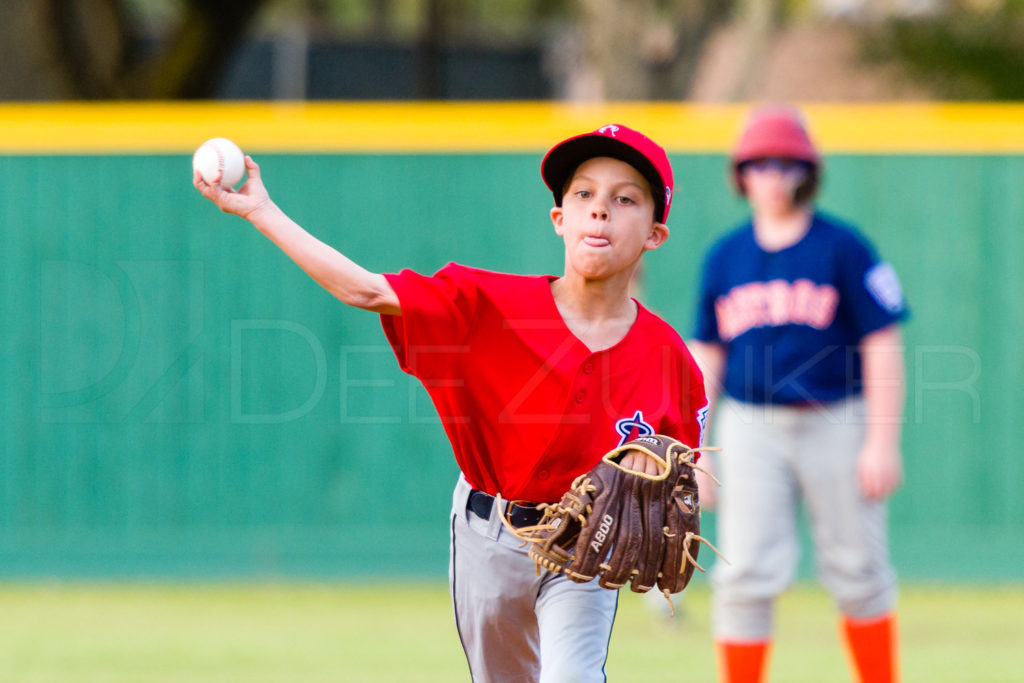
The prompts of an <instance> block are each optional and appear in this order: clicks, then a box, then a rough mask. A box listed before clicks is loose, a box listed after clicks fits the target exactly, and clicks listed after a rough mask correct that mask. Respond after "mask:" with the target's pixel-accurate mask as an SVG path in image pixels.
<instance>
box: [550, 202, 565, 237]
mask: <svg viewBox="0 0 1024 683" xmlns="http://www.w3.org/2000/svg"><path fill="white" fill-rule="evenodd" d="M564 218H565V214H563V213H562V207H560V206H555V207H552V209H551V225H553V226H555V234H556V235H559V236H561V234H562V221H563V219H564Z"/></svg>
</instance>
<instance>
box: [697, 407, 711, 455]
mask: <svg viewBox="0 0 1024 683" xmlns="http://www.w3.org/2000/svg"><path fill="white" fill-rule="evenodd" d="M710 409H711V406H710V405H707V406H704V407H703V408H701V409H700V410H698V411H697V424H698V425H700V438H699V439H698V440H697V445H698V446H703V445H704V429H705V428H706V427H707V426H708V410H710Z"/></svg>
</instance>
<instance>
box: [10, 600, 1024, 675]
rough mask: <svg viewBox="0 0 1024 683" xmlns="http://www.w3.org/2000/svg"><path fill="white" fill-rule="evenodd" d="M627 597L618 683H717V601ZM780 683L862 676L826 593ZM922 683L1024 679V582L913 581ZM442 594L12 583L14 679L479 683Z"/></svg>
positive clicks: (912, 650) (914, 663) (813, 608)
mask: <svg viewBox="0 0 1024 683" xmlns="http://www.w3.org/2000/svg"><path fill="white" fill-rule="evenodd" d="M649 600H650V596H636V595H634V594H631V593H623V596H622V599H621V600H620V608H619V617H618V619H617V621H616V624H615V632H614V634H613V636H612V649H611V655H610V657H609V661H608V674H609V680H611V681H644V682H653V681H680V682H688V681H696V682H707V683H712V682H713V681H715V673H714V654H713V650H712V645H711V639H710V636H709V634H708V615H707V612H708V592H707V588H706V585H705V584H703V583H699V584H696V585H694V586H691V588H689V589H688V590H687V591H686V593H685V594H684V599H683V600H682V605H680V608H681V609H680V617H679V618H677V619H674V620H670V619H668V618H667V616H664V615H662V614H660V613H659V612H660V611H661V610H660V605H658V604H657V603H656V602H654V601H650V602H649ZM777 633H778V637H777V640H776V645H775V648H774V652H773V656H772V662H771V674H772V675H771V680H772V681H775V682H779V683H803V682H806V683H828V682H830V681H837V682H843V681H848V680H849V674H848V673H847V668H846V661H845V655H844V653H843V651H842V650H841V648H840V645H839V642H838V638H837V635H836V634H837V627H836V620H835V615H834V612H833V610H832V608H831V605H830V603H829V601H828V599H827V597H826V596H825V595H824V593H823V592H822V591H821V590H820V589H819V588H817V587H816V586H814V585H807V586H802V587H799V588H797V589H794V590H792V591H790V592H789V593H787V594H786V595H785V596H784V597H783V599H782V601H781V602H780V605H779V613H778V623H777ZM900 633H901V638H902V641H903V646H904V647H903V652H902V660H903V674H904V681H906V682H907V683H915V682H918V681H920V682H926V681H927V682H928V683H975V682H985V683H988V682H993V683H994V682H1001V681H1006V682H1017V681H1021V680H1024V671H1022V666H1021V664H1022V662H1024V659H1022V650H1024V587H1021V586H1016V587H990V588H980V587H963V586H957V587H948V586H905V587H904V588H903V593H902V597H901V603H900ZM468 680H469V676H468V673H467V668H466V665H465V663H464V660H463V658H462V651H461V649H460V647H459V643H458V637H457V635H456V632H455V627H454V623H453V620H452V617H451V612H450V606H449V602H448V596H447V588H446V586H444V585H443V584H425V585H410V584H405V585H399V586H396V587H391V586H383V585H382V586H377V587H372V588H371V587H359V586H352V585H347V584H325V585H319V584H318V585H311V584H297V585H292V584H241V585H236V584H230V585H192V584H182V585H173V584H172V585H168V584H160V585H148V584H147V585H141V584H100V585H93V584H77V583H70V584H65V583H56V584H40V583H28V584H21V583H7V584H0V681H3V682H4V683H71V682H74V683H93V682H95V683H122V682H123V683H128V682H131V683H157V682H160V683H163V682H168V683H169V682H171V681H173V682H175V683H213V682H214V681H216V682H218V683H221V682H234V681H246V682H248V683H270V682H272V681H273V682H284V681H304V682H317V681H332V682H334V681H357V682H363V681H366V682H381V683H383V682H385V681H387V682H393V681H416V682H419V681H423V682H427V681H468Z"/></svg>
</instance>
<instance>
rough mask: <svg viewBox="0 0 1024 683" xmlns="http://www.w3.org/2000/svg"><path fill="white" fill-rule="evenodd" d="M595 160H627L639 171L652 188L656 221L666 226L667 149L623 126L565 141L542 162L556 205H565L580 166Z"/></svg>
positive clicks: (668, 200)
mask: <svg viewBox="0 0 1024 683" xmlns="http://www.w3.org/2000/svg"><path fill="white" fill-rule="evenodd" d="M594 157H612V158H613V159H618V160H620V161H625V162H626V163H627V164H629V165H630V166H632V167H633V168H635V169H636V170H637V171H639V172H640V175H642V176H643V177H644V178H646V179H647V182H648V184H650V186H651V194H652V195H653V196H654V218H655V220H656V221H658V222H659V223H664V222H665V221H666V220H667V219H668V210H669V208H670V207H671V206H672V187H673V183H672V166H671V164H669V162H668V156H667V155H666V154H665V150H663V149H662V148H661V147H660V146H659V145H658V144H657V143H656V142H654V141H653V140H651V139H650V138H649V137H647V136H646V135H643V134H641V133H638V132H637V131H635V130H633V129H632V128H627V127H626V126H622V125H619V124H609V125H607V126H601V127H600V128H598V129H597V130H595V131H594V132H593V133H584V134H582V135H577V136H575V137H571V138H569V139H568V140H563V141H562V142H560V143H558V144H557V145H555V146H554V147H552V148H551V151H549V152H548V153H547V155H546V156H545V157H544V161H542V162H540V174H541V176H542V177H543V178H544V184H545V185H547V186H548V189H549V190H551V194H553V195H554V197H555V206H561V205H562V191H563V190H564V189H565V183H566V181H568V180H569V178H570V177H571V176H572V174H573V173H574V172H575V171H576V167H577V166H579V165H580V164H582V163H583V162H584V161H586V160H587V159H593V158H594Z"/></svg>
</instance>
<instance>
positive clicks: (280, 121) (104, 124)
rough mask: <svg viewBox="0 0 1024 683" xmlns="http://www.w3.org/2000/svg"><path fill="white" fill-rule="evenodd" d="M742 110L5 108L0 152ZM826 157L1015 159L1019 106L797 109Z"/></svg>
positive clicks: (514, 133) (690, 147) (665, 128)
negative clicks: (883, 155) (971, 156)
mask: <svg viewBox="0 0 1024 683" xmlns="http://www.w3.org/2000/svg"><path fill="white" fill-rule="evenodd" d="M749 109H750V106H749V105H700V104H690V103H669V102H654V103H610V104H600V105H582V104H581V105H572V104H565V103H549V102H511V103H494V102H488V103H467V102H409V103H401V102H330V103H323V102H319V103H318V102H259V103H256V102H240V103H176V102H159V103H95V104H94V103H70V104H65V103H60V104H56V103H55V104H11V103H5V104H0V154H153V153H157V154H159V153H168V154H171V153H174V154H178V153H184V152H191V151H192V150H193V149H195V147H196V146H198V144H199V143H200V142H202V141H203V140H205V139H207V138H210V137H217V136H223V137H229V138H232V139H233V140H235V141H236V142H238V143H239V144H240V145H241V146H242V147H243V148H244V149H246V150H247V151H251V152H299V153H339V152H340V153H344V152H353V153H360V152H367V153H402V152H411V153H423V152H445V153H483V152H539V151H543V150H546V149H547V148H548V147H550V146H551V145H552V144H553V143H554V142H556V141H558V140H560V139H562V138H564V137H566V136H568V135H572V134H576V133H579V132H582V131H585V130H590V129H594V128H597V127H598V126H600V125H603V124H606V123H622V124H625V125H628V126H631V127H634V128H637V129H639V130H641V131H643V132H644V133H646V134H647V135H649V136H650V137H652V138H653V139H655V140H657V141H658V142H659V143H661V144H662V145H663V146H665V148H666V149H668V150H669V151H670V152H681V153H686V152H690V153H701V152H709V153H722V152H725V151H727V150H728V149H729V148H730V147H731V145H732V144H733V142H734V140H735V136H736V134H737V130H738V128H739V126H740V125H741V124H742V121H743V117H744V116H745V115H746V113H747V112H748V111H749ZM803 109H804V111H805V113H806V114H807V117H808V120H809V122H810V126H811V130H812V133H813V134H814V137H815V138H816V139H817V141H818V142H819V144H820V145H821V147H822V149H823V150H824V151H825V152H826V153H835V152H838V153H871V154H875V153H911V154H914V153H925V154H927V153H935V154H944V153H949V154H974V153H977V154H1017V153H1022V152H1024V104H970V103H954V104H950V103H914V104H895V103H892V104H844V105H831V104H829V105H823V104H808V105H805V106H803Z"/></svg>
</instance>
